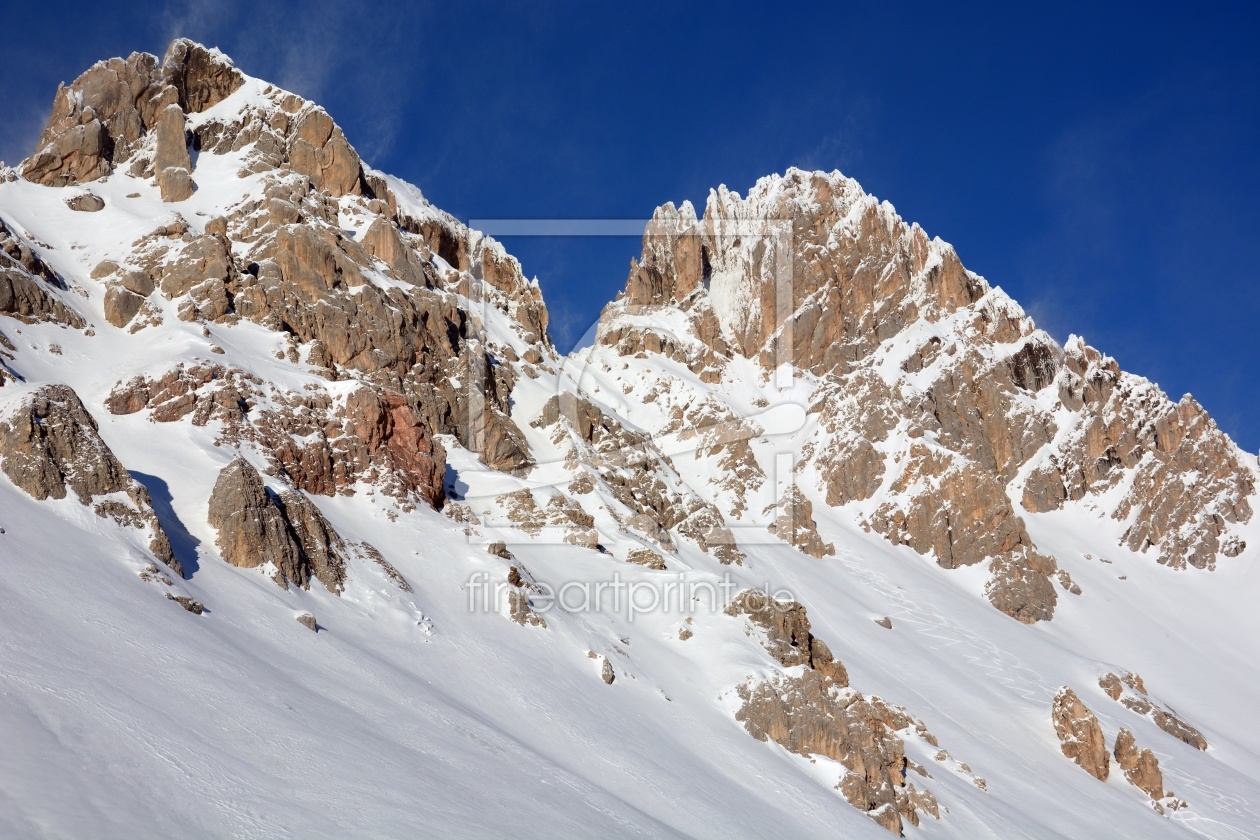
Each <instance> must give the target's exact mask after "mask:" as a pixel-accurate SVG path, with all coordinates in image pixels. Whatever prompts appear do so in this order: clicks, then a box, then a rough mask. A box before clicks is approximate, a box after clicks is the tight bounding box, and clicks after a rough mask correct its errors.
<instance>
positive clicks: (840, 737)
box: [726, 589, 940, 835]
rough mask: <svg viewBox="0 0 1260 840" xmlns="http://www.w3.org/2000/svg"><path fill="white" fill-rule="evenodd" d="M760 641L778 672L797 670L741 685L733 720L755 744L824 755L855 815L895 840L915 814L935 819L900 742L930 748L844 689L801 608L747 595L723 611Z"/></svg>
mask: <svg viewBox="0 0 1260 840" xmlns="http://www.w3.org/2000/svg"><path fill="white" fill-rule="evenodd" d="M726 612H727V614H729V615H733V616H741V617H744V618H746V619H747V620H748V621H749V622H750V623H751V625H752V626H755V627H757V628H759V629H760V630H761V631H762V632H764V634H765V639H764V641H763V644H764V646H765V648H766V651H767V652H768V653H769V654H770V655H771V656H773V657H774V659H775V660H776V661H777V662H778V663H779V664H780V665H782V666H783V667H784V668H795V667H797V666H804V670H803V671H802V672H801V673H800V675H799V676H793V675H789V674H782V675H779V676H777V677H774V678H771V679H769V680H763V681H760V682H750V683H748V684H745V685H741V686H739V687H738V689H737V693H738V695H739V697H740V700H741V701H742V705H741V707H740V708H739V710H738V711H737V712H736V713H735V719H736V720H738V721H740V722H741V723H743V724H744V727H745V729H746V730H747V731H748V733H749V734H750V735H752V736H753V737H754V738H756V739H758V740H759V741H767V740H769V741H773V742H774V743H776V744H779V745H780V746H782V747H784V748H785V749H787V750H790V751H792V752H794V753H798V754H800V755H804V756H813V755H823V756H826V757H828V758H831V759H834V760H835V761H838V762H840V763H841V764H843V765H844V767H845V768H846V769H847V771H848V772H847V773H846V774H845V776H844V777H843V778H842V779H841V780H840V781H839V783H838V784H837V785H836V787H837V788H838V789H839V790H840V792H841V793H842V795H843V796H844V797H845V799H846V800H847V801H848V802H849V803H850V804H851V805H853V806H854V807H855V808H857V809H859V810H861V811H864V812H865V813H867V814H868V815H869V816H870V817H871V818H872V819H873V820H875V821H876V822H877V823H879V824H880V825H882V826H883V827H884V828H886V829H888V830H889V831H890V832H892V833H893V834H896V835H901V833H902V829H903V825H904V823H907V822H908V823H910V824H911V825H918V824H919V815H920V814H928V815H930V816H932V817H934V818H937V819H939V818H940V809H939V805H938V804H937V801H936V798H935V797H934V796H933V795H932V794H931V793H930V792H929V791H926V790H923V791H920V790H918V789H917V788H915V786H914V785H912V784H909V783H908V782H907V779H906V772H907V770H908V767H909V762H908V761H907V759H906V754H905V742H904V741H903V738H904V737H910V736H911V735H917V736H918V737H921V738H924V739H925V740H927V741H928V742H929V743H932V744H935V738H934V737H933V736H932V735H931V733H929V732H928V731H927V728H926V727H925V726H924V725H923V724H922V722H920V721H916V720H915V719H914V718H912V717H910V716H909V715H908V714H907V713H906V712H905V710H903V709H898V708H895V707H893V706H890V705H889V704H888V703H886V702H884V701H883V700H881V699H880V698H878V697H865V696H863V695H862V694H860V693H859V692H857V691H856V690H855V689H853V688H852V687H850V686H849V677H848V673H847V672H846V670H845V668H844V665H843V664H841V663H840V661H839V660H837V659H835V657H834V656H832V653H831V650H830V648H828V647H827V645H826V643H824V642H823V641H822V640H821V639H819V638H817V637H816V636H814V635H813V634H812V633H811V632H810V626H809V618H808V617H807V616H806V612H805V608H804V606H802V605H801V604H799V603H797V602H795V601H779V600H776V599H774V598H771V597H770V596H768V595H766V593H764V592H762V591H760V590H757V589H750V590H745V591H744V592H741V593H740V594H739V595H738V596H737V597H736V598H735V599H733V600H732V602H731V603H730V604H729V605H728V606H727V609H726Z"/></svg>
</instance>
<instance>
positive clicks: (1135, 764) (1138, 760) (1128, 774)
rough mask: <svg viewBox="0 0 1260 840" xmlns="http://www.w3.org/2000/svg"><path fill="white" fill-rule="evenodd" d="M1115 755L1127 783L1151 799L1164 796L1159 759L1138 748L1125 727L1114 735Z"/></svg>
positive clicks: (1148, 751) (1149, 752)
mask: <svg viewBox="0 0 1260 840" xmlns="http://www.w3.org/2000/svg"><path fill="white" fill-rule="evenodd" d="M1115 756H1116V764H1118V765H1120V769H1121V770H1123V771H1124V777H1125V778H1126V779H1128V780H1129V784H1131V785H1133V786H1134V787H1136V788H1138V789H1139V790H1141V791H1143V792H1145V793H1146V795H1147V796H1149V797H1150V798H1151V799H1153V800H1160V799H1163V798H1164V796H1165V794H1164V774H1163V773H1161V772H1160V769H1159V759H1158V758H1156V757H1155V754H1154V753H1153V752H1151V751H1150V750H1146V749H1141V748H1139V747H1138V745H1137V743H1136V741H1135V740H1134V738H1133V733H1132V732H1130V731H1129V730H1127V729H1123V728H1122V729H1121V730H1120V733H1119V734H1118V735H1116V748H1115Z"/></svg>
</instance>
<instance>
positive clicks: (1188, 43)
mask: <svg viewBox="0 0 1260 840" xmlns="http://www.w3.org/2000/svg"><path fill="white" fill-rule="evenodd" d="M945 6H946V4H940V3H933V4H927V5H921V6H920V5H916V4H903V3H899V4H892V3H861V4H854V5H853V6H852V7H846V6H844V5H842V4H818V5H816V6H815V5H805V4H799V5H798V4H793V3H778V4H767V3H764V2H761V3H755V4H753V3H749V4H746V5H743V4H735V3H723V4H713V5H711V6H701V5H699V4H690V3H685V2H674V3H663V4H657V3H638V4H613V3H604V2H584V3H577V2H555V3H515V4H507V3H503V4H488V3H462V2H460V3H457V2H449V0H448V2H443V3H435V4H428V5H417V6H415V7H414V8H413V9H410V10H408V11H407V12H405V13H402V14H400V13H399V12H397V11H396V10H394V9H393V7H392V6H390V5H387V4H374V3H355V2H350V0H345V2H340V3H331V2H326V0H314V2H303V3H291V4H286V3H276V4H270V3H269V4H261V3H241V2H224V3H197V4H194V3H168V4H153V5H150V6H146V5H145V4H143V3H130V4H126V6H125V8H123V7H122V6H121V5H119V4H99V3H81V4H76V3H68V4H55V5H54V4H42V5H40V4H33V3H23V4H17V3H6V7H7V8H6V9H5V10H4V15H3V18H2V19H3V20H4V23H5V28H6V30H7V31H9V32H11V33H12V32H20V33H40V36H39V37H25V36H24V37H13V38H9V39H7V40H6V45H5V51H4V55H3V57H0V66H2V67H3V80H4V82H3V85H0V158H3V159H7V160H9V161H10V162H11V163H13V162H16V161H17V160H18V159H20V158H21V157H23V156H24V155H25V154H27V153H28V152H29V150H30V148H31V146H32V144H33V142H34V138H35V136H36V135H37V134H38V130H39V127H40V125H41V124H42V122H43V119H44V118H45V115H46V114H47V110H48V108H49V105H50V103H51V97H52V93H53V91H54V90H55V88H56V85H57V82H58V81H62V80H66V81H68V80H70V79H72V78H73V77H74V76H76V75H77V74H78V73H79V72H80V71H81V70H82V69H84V68H85V67H87V66H88V65H89V64H91V63H92V62H93V61H95V60H97V59H100V58H104V57H108V56H113V55H125V54H127V53H128V52H131V51H133V50H148V51H150V52H156V53H159V54H160V53H161V52H162V50H163V49H164V47H165V45H166V43H167V41H168V40H169V39H170V38H171V37H173V36H175V35H187V36H189V37H193V38H196V39H198V40H201V41H204V42H206V43H209V44H214V45H217V46H219V47H221V48H222V49H223V50H224V51H225V52H227V53H228V54H230V55H232V56H233V57H234V58H235V59H236V61H237V64H238V65H239V66H241V67H242V68H243V69H244V70H245V71H246V72H249V73H251V74H253V75H256V76H262V77H264V78H267V79H269V80H271V81H274V82H277V83H279V84H281V85H283V86H285V87H288V88H290V89H293V90H296V91H298V92H299V93H302V94H304V95H306V96H308V97H311V98H314V99H316V100H317V101H319V102H320V103H321V104H323V105H324V106H325V107H327V108H328V110H329V111H330V112H331V113H332V114H333V116H334V117H335V118H336V119H337V121H338V122H339V123H340V124H341V125H342V126H343V128H344V129H345V131H346V134H347V135H348V136H349V138H350V140H351V142H353V143H354V144H355V145H356V147H357V148H358V149H359V150H360V152H361V153H362V154H363V155H364V157H365V158H366V159H368V160H369V162H371V163H372V164H373V165H375V166H377V167H378V168H381V169H385V170H387V171H390V172H392V173H394V174H397V175H399V176H401V177H403V178H406V179H407V180H410V181H412V182H414V183H416V184H417V185H418V186H420V187H421V189H423V190H424V192H425V193H426V195H428V196H429V198H430V199H432V200H433V201H434V202H435V203H436V204H438V205H439V206H441V207H443V208H445V209H447V210H449V211H450V212H452V213H454V214H456V215H457V216H460V217H461V218H465V219H468V218H504V217H525V218H546V217H561V218H574V217H576V218H627V217H630V218H640V217H641V218H646V217H647V216H648V215H649V214H650V213H651V211H652V209H653V208H654V207H656V206H657V205H658V204H662V203H664V202H665V201H670V200H672V201H675V202H678V201H681V200H682V199H691V200H692V201H693V202H695V203H697V204H698V205H701V206H702V204H703V200H704V198H705V196H706V195H707V194H708V190H709V188H710V187H713V186H716V185H717V184H720V183H725V184H727V185H728V186H729V187H731V188H732V189H734V190H737V191H739V192H741V193H743V192H746V191H747V189H748V187H749V186H750V185H751V184H752V183H753V182H754V181H755V180H756V179H757V178H758V177H759V176H761V175H764V174H767V173H770V172H775V171H782V170H783V169H784V168H786V167H787V166H790V165H798V166H802V167H809V168H820V169H832V168H839V169H840V170H842V171H843V172H845V174H847V175H850V176H853V177H855V178H857V179H858V180H859V181H860V182H861V183H862V184H863V185H864V186H865V188H866V189H867V190H868V191H869V192H871V193H874V194H875V195H877V196H879V197H880V198H883V199H887V200H889V201H891V202H892V203H893V204H895V205H896V207H897V209H898V210H899V211H900V213H901V214H902V216H904V217H905V218H907V219H910V220H913V221H918V222H919V223H920V224H922V225H923V226H924V228H926V229H927V231H928V232H929V233H930V234H933V235H937V236H940V237H942V238H943V239H945V240H947V241H949V242H952V243H953V244H954V245H955V246H956V247H957V248H958V251H959V253H960V254H961V255H962V258H963V262H964V263H965V264H966V265H967V266H968V267H969V268H971V269H972V270H974V271H977V272H979V273H981V274H983V275H985V276H986V277H988V278H989V280H990V281H991V282H993V283H996V284H999V285H1001V286H1003V287H1004V288H1005V289H1006V290H1007V291H1008V292H1009V293H1010V294H1011V295H1012V296H1013V297H1015V298H1016V299H1017V300H1019V301H1020V302H1021V303H1023V304H1024V306H1025V308H1027V309H1028V310H1029V311H1030V312H1031V313H1032V314H1033V315H1034V316H1035V317H1036V318H1037V319H1038V321H1039V323H1040V324H1041V325H1042V326H1043V327H1044V328H1046V329H1047V330H1049V331H1050V332H1051V333H1052V334H1053V335H1054V336H1055V337H1056V338H1058V339H1059V340H1063V339H1065V338H1066V337H1067V335H1068V334H1069V333H1071V332H1076V333H1080V334H1083V335H1084V336H1085V337H1086V338H1087V339H1088V340H1089V341H1090V342H1091V343H1093V344H1095V345H1096V346H1098V347H1100V348H1101V349H1103V350H1104V351H1105V352H1108V353H1110V354H1112V355H1114V356H1116V357H1117V358H1118V359H1119V360H1120V363H1121V365H1123V366H1124V367H1125V368H1127V369H1129V370H1132V371H1134V372H1137V373H1141V374H1143V375H1146V376H1149V377H1151V378H1152V379H1154V380H1156V381H1157V382H1159V383H1160V385H1161V386H1163V387H1164V389H1165V390H1167V391H1168V392H1169V394H1170V395H1171V396H1173V398H1174V399H1175V398H1176V397H1178V396H1180V395H1181V394H1182V393H1184V392H1187V391H1190V392H1193V393H1194V394H1195V396H1196V397H1198V398H1199V400H1200V401H1201V402H1202V403H1203V404H1204V405H1206V406H1207V407H1208V409H1209V410H1210V411H1211V412H1212V413H1213V415H1214V416H1215V417H1216V418H1217V420H1218V422H1220V424H1221V425H1222V426H1223V427H1224V428H1225V429H1226V430H1227V431H1229V432H1230V433H1231V434H1232V435H1234V437H1235V438H1236V439H1237V440H1238V441H1239V442H1240V443H1242V444H1243V445H1244V446H1245V447H1246V448H1248V449H1249V450H1251V451H1253V452H1254V451H1256V450H1257V449H1260V424H1258V423H1257V422H1256V419H1255V418H1256V417H1257V414H1258V413H1260V391H1258V388H1257V386H1258V385H1260V376H1257V373H1256V363H1257V360H1260V330H1258V329H1257V324H1258V323H1260V278H1258V277H1257V274H1258V271H1257V262H1256V257H1255V251H1256V246H1257V244H1260V242H1258V237H1257V230H1260V209H1258V208H1257V204H1256V196H1257V195H1258V194H1260V48H1258V47H1257V43H1256V38H1257V33H1260V13H1258V12H1257V11H1256V10H1255V7H1254V5H1251V4H1241V3H1240V4H1233V5H1231V4H1220V5H1217V6H1214V7H1212V8H1210V9H1205V8H1204V7H1203V4H1186V5H1183V6H1175V5H1172V4H1160V3H1147V4H1142V5H1137V4H1134V5H1131V6H1110V5H1108V4H1088V5H1082V6H1078V7H1070V6H1067V5H1064V4H1054V5H1053V6H1045V7H1043V8H1040V9H1032V8H1028V9H1025V8H1023V7H1022V6H1021V4H1010V3H1004V4H1001V5H997V4H995V5H993V6H991V7H988V8H981V7H977V8H975V9H974V10H973V11H963V12H960V11H957V10H947V9H945ZM68 22H70V23H68ZM507 244H508V246H509V248H510V249H511V250H512V251H513V252H514V253H516V254H517V255H518V256H519V257H521V259H522V262H523V263H524V266H525V269H526V271H527V272H528V273H531V274H537V275H538V276H539V278H540V280H541V282H542V284H543V289H544V291H545V293H546V295H547V300H548V303H549V305H550V308H551V311H552V320H553V325H554V333H555V337H556V339H557V341H558V342H559V343H560V344H561V345H562V346H565V345H567V343H569V342H571V341H572V340H573V339H576V338H577V337H578V336H580V335H581V333H582V332H583V331H584V330H585V328H586V326H588V325H589V324H590V323H591V322H592V321H593V319H594V318H595V317H596V316H597V314H598V312H599V309H600V308H601V307H602V305H603V304H604V303H605V302H606V301H607V300H609V299H611V298H612V297H613V296H614V295H615V294H616V292H617V291H618V290H619V289H620V288H621V287H622V285H623V284H624V282H625V274H626V266H627V264H628V262H629V259H630V257H631V256H633V255H635V254H637V252H638V244H637V242H635V241H634V240H633V239H630V238H623V239H608V240H519V239H514V240H509V241H508V242H507Z"/></svg>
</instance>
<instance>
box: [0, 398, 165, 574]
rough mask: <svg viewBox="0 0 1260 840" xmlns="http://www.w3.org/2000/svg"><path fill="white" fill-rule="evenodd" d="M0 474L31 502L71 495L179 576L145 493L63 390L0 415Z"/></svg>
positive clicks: (89, 418) (28, 400)
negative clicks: (132, 532) (137, 539)
mask: <svg viewBox="0 0 1260 840" xmlns="http://www.w3.org/2000/svg"><path fill="white" fill-rule="evenodd" d="M0 469H3V471H4V474H5V475H7V476H8V477H9V480H10V481H12V482H13V483H14V484H15V485H17V486H18V487H19V488H20V489H22V490H23V491H24V492H25V493H26V494H27V495H29V496H31V497H32V498H34V499H38V500H40V501H43V500H45V499H64V498H66V497H67V496H68V495H69V494H74V496H75V498H77V499H78V500H79V502H80V503H81V504H84V505H91V506H92V509H93V511H95V513H96V514H97V515H98V516H101V517H108V518H110V519H113V520H114V521H116V522H118V523H119V524H120V525H124V526H127V527H132V528H136V529H138V530H141V531H143V532H146V533H148V534H149V537H150V540H149V550H150V551H151V552H152V553H153V555H154V556H155V557H157V558H158V559H159V560H161V561H162V562H163V563H166V564H167V565H168V566H170V567H171V568H172V569H173V570H174V571H175V572H176V573H177V574H180V575H182V574H183V570H182V569H181V567H180V564H179V561H178V560H177V559H176V558H175V556H174V554H173V552H172V551H171V543H170V540H169V539H168V538H167V536H166V532H165V531H164V530H163V529H162V525H161V524H160V523H159V522H158V518H157V515H156V514H155V513H154V511H153V502H152V500H151V499H150V497H149V492H148V491H147V490H146V489H145V488H144V486H143V485H141V484H140V483H139V482H137V481H136V480H135V479H133V478H132V477H131V475H130V473H128V472H127V470H126V468H124V467H123V465H122V464H121V463H119V461H118V458H116V457H115V456H114V453H113V451H111V450H110V448H109V446H108V445H107V444H106V443H105V441H104V440H102V439H101V436H100V432H99V429H98V427H97V425H96V420H95V419H94V418H93V417H92V415H91V414H89V413H88V410H87V409H86V408H85V407H84V405H83V402H82V401H81V400H80V399H79V396H78V394H76V393H75V392H74V390H73V389H71V388H70V387H68V386H66V385H44V386H42V387H40V388H38V389H36V390H33V391H31V392H29V393H27V394H25V395H23V396H21V397H20V398H18V399H17V400H16V404H10V406H8V407H7V409H6V410H5V411H4V412H3V413H2V414H0Z"/></svg>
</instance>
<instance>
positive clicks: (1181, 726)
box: [1098, 671, 1208, 750]
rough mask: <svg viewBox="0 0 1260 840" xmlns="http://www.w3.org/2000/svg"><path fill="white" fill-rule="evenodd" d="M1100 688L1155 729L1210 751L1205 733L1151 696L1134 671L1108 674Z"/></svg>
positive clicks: (1101, 678)
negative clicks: (1154, 726)
mask: <svg viewBox="0 0 1260 840" xmlns="http://www.w3.org/2000/svg"><path fill="white" fill-rule="evenodd" d="M1098 685H1099V687H1100V688H1102V690H1103V691H1105V692H1107V696H1108V697H1110V698H1111V699H1112V700H1115V701H1116V702H1118V703H1120V704H1122V705H1123V706H1125V707H1126V708H1128V709H1130V710H1131V711H1133V712H1136V713H1137V714H1139V715H1141V716H1142V717H1146V718H1150V719H1151V720H1152V721H1153V722H1154V723H1155V725H1156V726H1158V727H1159V728H1160V729H1162V730H1164V731H1165V732H1167V733H1168V734H1169V735H1171V736H1173V737H1174V738H1176V739H1177V740H1179V741H1182V742H1184V743H1186V744H1189V745H1190V746H1192V747H1194V748H1195V749H1197V750H1206V749H1207V748H1208V742H1207V739H1206V738H1204V737H1203V733H1201V732H1200V731H1199V730H1197V729H1195V728H1194V727H1193V726H1191V725H1190V724H1189V723H1187V722H1186V721H1185V720H1183V719H1182V718H1181V717H1180V716H1179V715H1178V714H1177V713H1176V712H1174V711H1173V710H1172V709H1170V708H1169V707H1167V706H1165V705H1164V704H1162V703H1160V702H1159V701H1158V700H1156V699H1155V698H1153V697H1151V695H1150V693H1149V692H1148V691H1147V690H1146V683H1145V682H1143V680H1142V678H1141V677H1140V676H1138V675H1137V674H1134V673H1133V672H1132V671H1126V672H1124V673H1123V674H1116V673H1112V672H1108V673H1106V674H1104V675H1103V676H1102V677H1100V678H1099V680H1098Z"/></svg>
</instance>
